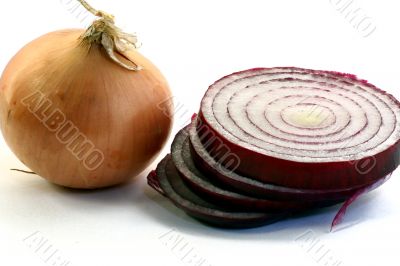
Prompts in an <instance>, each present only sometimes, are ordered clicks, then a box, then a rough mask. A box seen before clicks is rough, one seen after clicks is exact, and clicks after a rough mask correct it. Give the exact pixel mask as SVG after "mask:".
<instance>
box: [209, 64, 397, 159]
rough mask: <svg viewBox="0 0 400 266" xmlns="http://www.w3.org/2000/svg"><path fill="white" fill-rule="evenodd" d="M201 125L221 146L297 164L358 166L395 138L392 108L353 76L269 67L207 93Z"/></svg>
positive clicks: (386, 99)
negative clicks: (210, 130) (234, 146)
mask: <svg viewBox="0 0 400 266" xmlns="http://www.w3.org/2000/svg"><path fill="white" fill-rule="evenodd" d="M201 112H202V114H203V117H204V119H205V120H206V122H207V123H208V124H209V125H210V126H211V127H213V129H214V130H216V131H217V132H218V133H220V134H221V135H222V136H223V137H224V138H226V139H227V140H229V141H231V142H233V143H237V144H238V145H240V146H242V147H244V148H246V149H249V150H252V151H255V152H258V153H261V154H264V155H267V156H272V157H277V158H280V159H285V160H293V161H298V162H333V161H348V160H359V159H362V158H365V157H368V156H373V155H375V154H377V153H379V152H382V151H384V150H386V149H388V148H389V147H390V146H392V145H393V144H395V143H396V142H397V141H398V140H399V138H400V104H399V102H398V101H397V100H396V99H395V98H394V97H392V96H391V95H389V94H387V93H385V92H384V91H382V90H380V89H378V88H376V87H375V86H373V85H371V84H369V83H368V82H366V81H363V80H359V79H357V78H356V77H355V76H352V75H346V74H340V73H336V72H329V71H315V70H308V69H299V68H272V69H258V70H249V71H244V72H239V73H236V74H233V75H230V76H227V77H225V78H223V79H221V80H219V81H217V82H216V83H215V84H213V85H212V86H211V87H210V89H209V90H208V91H207V93H206V95H205V97H204V99H203V101H202V105H201Z"/></svg>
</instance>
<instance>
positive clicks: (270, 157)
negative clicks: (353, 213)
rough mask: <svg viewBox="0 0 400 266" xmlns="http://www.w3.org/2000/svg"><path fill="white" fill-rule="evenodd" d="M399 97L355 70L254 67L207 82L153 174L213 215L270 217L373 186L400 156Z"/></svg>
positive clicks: (239, 219)
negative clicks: (197, 109) (197, 104)
mask: <svg viewBox="0 0 400 266" xmlns="http://www.w3.org/2000/svg"><path fill="white" fill-rule="evenodd" d="M399 139H400V103H399V102H398V101H397V100H396V99H395V98H394V97H393V96H391V95H389V94H387V93H386V92H384V91H382V90H380V89H378V88H376V87H375V86H373V85H371V84H369V83H368V82H366V81H365V80H360V79H357V78H356V77H355V76H354V75H349V74H342V73H337V72H330V71H315V70H309V69H300V68H268V69H251V70H247V71H242V72H238V73H234V74H232V75H229V76H226V77H224V78H222V79H220V80H219V81H217V82H216V83H214V84H213V85H211V86H210V88H209V89H208V91H207V92H206V94H205V96H204V98H203V100H202V102H201V108H200V112H199V114H198V116H196V117H195V118H194V119H193V121H192V124H191V125H189V126H187V127H186V128H184V129H182V130H181V131H180V132H179V133H178V134H177V136H176V137H175V140H174V142H173V144H172V149H171V155H167V156H166V157H165V158H164V160H163V161H162V162H161V163H160V164H159V165H158V167H157V170H156V171H154V172H152V173H150V175H149V177H148V181H149V184H150V185H151V186H152V187H153V188H155V189H157V190H158V191H159V192H161V193H162V194H163V195H165V196H166V197H168V198H169V199H171V201H173V202H174V204H175V205H177V206H178V207H179V208H181V209H183V210H184V211H186V212H187V213H189V214H190V215H192V216H194V217H196V218H198V219H200V220H202V221H204V222H207V223H210V224H213V225H218V226H224V227H251V226H256V225H263V224H266V223H270V222H273V221H276V220H278V219H281V218H284V217H287V216H288V215H291V214H293V213H298V212H301V211H304V210H308V209H310V208H317V207H323V206H329V205H334V204H337V203H339V202H344V201H346V200H347V201H350V200H353V199H354V196H355V195H359V194H360V192H365V191H368V190H369V189H371V188H375V187H376V186H377V184H381V183H382V181H383V180H384V179H385V177H387V176H388V175H390V174H391V173H392V172H393V171H394V170H395V169H396V168H397V166H398V165H399V161H400V143H399Z"/></svg>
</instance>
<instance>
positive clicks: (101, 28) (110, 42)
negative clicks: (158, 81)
mask: <svg viewBox="0 0 400 266" xmlns="http://www.w3.org/2000/svg"><path fill="white" fill-rule="evenodd" d="M78 1H79V3H81V4H82V6H83V7H84V8H86V9H87V10H88V11H89V12H90V13H92V14H93V15H95V16H96V17H98V19H97V20H95V21H94V22H93V23H92V25H91V26H90V27H89V28H88V29H87V30H86V31H85V33H84V34H83V35H82V36H81V43H82V45H84V46H87V47H89V48H90V47H91V46H92V44H99V45H101V46H103V47H104V49H105V50H106V52H107V54H108V56H109V57H110V58H111V59H112V60H113V61H114V62H115V63H117V64H118V65H120V66H122V67H124V68H126V69H128V70H132V71H139V70H141V69H142V67H141V66H139V65H137V64H136V63H135V62H133V61H132V60H131V59H129V57H127V56H126V55H125V53H126V51H128V50H131V49H136V48H138V44H137V43H138V40H137V37H136V35H134V34H129V33H125V32H123V31H122V30H121V29H120V28H118V27H117V26H115V22H114V16H113V15H110V14H108V13H106V12H104V11H100V10H96V9H94V8H93V7H91V6H90V5H89V4H88V3H87V2H86V1H85V0H78ZM116 53H118V54H120V55H121V56H123V57H124V58H126V59H127V60H129V61H130V62H131V63H132V64H133V66H130V65H128V64H125V63H124V62H122V61H121V60H120V59H119V58H118V57H117V55H116Z"/></svg>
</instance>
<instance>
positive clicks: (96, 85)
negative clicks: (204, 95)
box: [0, 29, 173, 189]
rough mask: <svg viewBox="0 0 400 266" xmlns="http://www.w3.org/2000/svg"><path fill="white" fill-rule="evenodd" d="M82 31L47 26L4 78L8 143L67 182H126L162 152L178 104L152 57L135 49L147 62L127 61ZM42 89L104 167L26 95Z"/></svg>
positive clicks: (1, 115) (136, 57)
mask: <svg viewBox="0 0 400 266" xmlns="http://www.w3.org/2000/svg"><path fill="white" fill-rule="evenodd" d="M83 33H84V30H76V29H71V30H62V31H56V32H52V33H48V34H46V35H44V36H42V37H40V38H38V39H36V40H34V41H32V42H31V43H29V44H27V45H26V46H25V47H24V48H22V49H21V50H20V51H19V52H18V53H17V55H15V56H14V58H13V59H12V60H11V61H10V63H9V64H8V66H7V67H6V69H5V71H4V73H3V75H2V77H1V80H0V121H1V130H2V132H3V135H4V139H5V140H6V142H7V144H8V145H9V146H10V148H11V150H12V151H13V152H14V153H15V155H16V156H17V157H18V158H19V159H20V160H21V161H22V162H23V163H24V164H25V165H26V166H27V167H29V168H30V169H31V170H32V171H34V172H35V173H37V174H38V175H40V176H41V177H43V178H45V179H47V180H49V181H50V182H53V183H55V184H58V185H61V186H66V187H70V188H83V189H94V188H102V187H108V186H112V185H116V184H119V183H122V182H124V181H126V180H128V179H130V178H131V177H134V176H136V175H138V174H139V173H140V172H142V171H143V170H144V169H145V168H146V167H147V166H148V165H149V164H150V163H151V162H152V161H153V160H154V159H155V158H156V156H157V155H158V153H159V152H160V150H161V149H162V147H163V146H164V144H165V142H166V140H167V138H168V136H169V133H170V130H171V127H172V114H173V110H172V109H173V105H172V103H170V102H169V101H170V100H169V99H171V92H170V89H169V86H168V84H167V81H166V80H165V78H164V77H163V76H162V74H161V73H160V71H159V70H158V69H157V68H156V67H155V66H154V65H153V64H152V63H151V62H150V61H149V60H147V59H146V58H145V57H143V56H142V55H140V54H139V53H137V52H136V51H129V52H127V54H126V56H127V57H128V58H129V59H131V60H133V61H134V62H135V63H137V64H138V65H141V66H142V67H143V70H141V71H138V72H133V71H129V70H127V69H124V68H122V67H121V66H119V65H117V64H115V62H113V61H112V60H110V59H109V58H108V57H107V55H106V53H105V51H104V49H102V48H101V47H100V46H99V45H97V44H93V45H92V47H91V48H90V50H89V51H88V50H87V48H85V47H83V46H81V45H80V40H79V37H80V36H81V35H82V34H83ZM121 60H125V61H127V62H128V60H126V59H123V58H122V57H121ZM35 91H40V92H41V93H42V94H43V95H45V97H46V99H48V100H50V101H51V106H52V109H56V108H58V109H59V110H60V111H61V112H62V113H63V114H64V115H65V117H66V119H67V120H68V121H71V122H72V123H73V124H74V125H75V126H76V127H77V128H78V129H79V132H80V133H82V134H83V135H84V136H85V137H86V138H87V139H88V140H89V141H91V142H92V143H93V144H94V146H95V148H96V149H98V150H99V151H101V152H102V154H103V155H104V161H103V162H102V163H101V165H100V166H99V167H97V168H96V169H94V170H93V169H88V168H87V167H86V166H85V165H84V163H82V160H79V159H77V158H76V156H75V155H73V154H72V153H71V151H69V150H68V149H67V147H66V144H63V143H61V142H60V141H59V140H58V139H57V138H56V133H55V132H51V131H50V130H49V129H48V128H47V127H45V126H44V125H43V123H42V122H41V121H40V119H38V118H37V117H36V116H35V115H34V114H33V113H32V112H31V111H29V110H28V107H27V106H26V105H24V104H23V103H22V102H21V100H22V99H24V98H25V97H27V96H29V95H32V94H33V93H35ZM160 103H165V106H164V105H163V106H162V108H160V106H159V104H160Z"/></svg>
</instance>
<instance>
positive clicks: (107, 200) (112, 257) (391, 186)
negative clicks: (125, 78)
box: [0, 0, 400, 266]
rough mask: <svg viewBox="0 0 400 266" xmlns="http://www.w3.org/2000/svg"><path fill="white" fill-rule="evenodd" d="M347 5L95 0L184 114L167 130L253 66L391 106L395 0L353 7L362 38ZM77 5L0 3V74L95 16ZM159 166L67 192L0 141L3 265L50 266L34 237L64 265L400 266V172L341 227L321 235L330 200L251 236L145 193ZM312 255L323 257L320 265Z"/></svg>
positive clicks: (395, 73) (57, 0)
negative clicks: (334, 78) (43, 40)
mask: <svg viewBox="0 0 400 266" xmlns="http://www.w3.org/2000/svg"><path fill="white" fill-rule="evenodd" d="M340 2H342V3H340ZM343 2H348V1H344V0H343V1H340V0H304V1H298V0H292V1H289V0H280V1H266V0H259V1H255V0H246V1H244V0H243V1H228V0H214V1H211V0H202V1H187V0H168V1H165V0H164V1H162V0H158V1H156V0H143V1H136V0H134V1H128V0H127V1H123V0H114V1H106V0H91V1H90V3H91V4H92V5H94V6H95V7H96V8H99V9H103V10H105V11H107V12H109V13H112V14H114V15H116V17H117V24H118V25H120V26H123V27H124V29H125V30H126V31H128V32H129V31H134V32H137V33H138V35H139V37H140V41H141V42H142V43H143V47H142V48H141V50H140V51H141V52H142V53H143V54H145V55H146V56H147V57H148V58H150V59H152V61H153V62H154V63H155V64H157V65H158V66H159V68H160V69H161V70H162V71H163V73H164V74H165V76H166V77H167V78H168V80H169V82H170V85H171V88H172V90H173V93H174V95H175V96H176V99H175V100H176V103H177V104H180V105H183V106H184V108H182V109H180V110H179V111H177V115H176V120H175V129H174V132H176V131H177V130H178V129H179V128H180V127H182V126H183V125H184V124H185V122H186V120H187V119H189V118H190V116H191V114H192V113H193V112H196V111H197V109H198V107H199V102H200V99H201V97H202V95H203V93H204V92H205V90H206V88H207V86H208V85H209V84H211V83H212V82H213V81H214V80H216V79H218V78H219V77H221V76H223V75H226V74H229V73H231V72H234V71H238V70H243V69H246V68H251V67H259V66H261V67H262V66H264V67H272V66H299V67H306V68H314V69H327V70H337V71H341V72H349V73H354V74H357V75H358V76H360V77H361V78H365V79H368V80H369V81H370V82H372V83H373V84H375V85H377V86H379V87H381V88H382V89H384V90H387V91H389V92H390V93H392V94H393V95H394V96H396V98H398V99H399V98H400V91H399V87H400V82H399V74H400V73H399V62H400V52H399V47H400V38H399V26H400V16H399V10H400V5H399V2H398V1H395V0H386V1H374V0H368V1H354V3H353V4H352V6H351V7H350V8H351V9H352V10H353V11H354V10H356V9H357V8H360V10H359V12H361V13H363V14H366V15H368V16H369V17H371V20H370V21H373V25H374V26H376V30H375V31H374V32H373V33H372V34H371V35H370V36H368V37H363V35H365V32H363V31H362V29H361V28H362V27H361V26H366V24H365V25H360V27H359V28H358V29H357V23H355V22H354V21H353V22H349V17H347V18H346V13H345V12H342V13H341V12H340V11H338V10H337V8H338V7H340V6H341V5H342V4H343ZM336 3H339V4H336ZM74 6H75V2H74V1H73V0H42V1H28V0H25V1H22V0H13V1H1V2H0V10H1V16H0V24H1V25H2V27H1V37H0V40H1V42H0V51H1V57H0V69H3V68H4V67H5V66H6V64H7V62H8V61H9V59H10V58H11V57H12V56H13V55H14V54H15V53H16V52H17V51H18V50H19V49H20V48H21V47H22V46H23V45H24V44H26V43H27V42H29V41H30V40H32V39H34V38H36V37H38V36H40V35H42V34H44V33H46V32H49V31H53V30H57V29H62V28H71V27H73V28H76V27H80V28H82V27H86V26H87V25H88V22H89V21H90V19H86V20H85V21H84V22H82V21H81V20H82V18H84V16H83V17H82V15H80V14H79V11H73V8H74ZM360 18H361V17H360ZM368 20H369V19H368ZM371 27H372V26H371ZM185 111H187V113H185ZM166 152H168V147H166V149H165V150H164V152H163V154H162V155H164V154H165V153H166ZM160 158H161V157H160ZM154 166H155V164H153V165H152V166H151V167H150V168H149V169H148V170H146V171H145V172H144V173H143V174H142V175H140V176H139V177H138V178H137V179H135V180H134V181H132V182H131V183H129V184H126V185H123V186H120V187H116V188H111V189H107V190H102V191H91V192H85V191H72V190H66V189H62V188H59V187H56V186H54V185H51V184H49V183H47V182H46V181H44V180H42V179H41V178H39V177H37V176H34V175H26V174H22V173H16V172H11V171H9V169H10V168H23V169H24V166H23V165H22V164H21V163H20V162H19V161H18V159H17V158H16V157H15V156H14V155H13V154H12V153H11V151H10V150H9V149H8V147H7V146H6V144H5V143H4V141H3V139H2V138H0V265H10V266H12V265H39V266H40V265H41V266H44V265H51V263H52V262H51V261H49V262H47V263H46V262H45V261H44V259H45V258H46V254H40V251H39V252H35V247H34V246H33V244H32V243H31V242H29V241H30V240H32V239H33V237H29V236H30V235H32V234H34V237H37V238H39V236H40V237H42V238H43V239H45V240H47V244H48V245H53V247H52V249H51V250H53V251H55V250H57V249H58V252H57V255H60V256H61V258H63V259H65V260H67V261H69V262H70V264H68V265H98V266H103V265H104V266H105V265H176V266H179V265H180V266H184V265H196V264H195V261H194V260H193V261H190V259H189V257H194V256H197V259H199V258H203V259H205V260H206V262H205V263H204V264H203V265H206V266H208V265H213V266H217V265H252V266H261V265H274V266H278V265H311V266H312V265H321V266H322V265H324V263H325V262H326V260H327V259H328V257H327V256H331V257H332V261H331V262H332V263H327V264H326V265H334V264H333V262H334V261H339V262H342V264H341V265H386V266H391V265H399V262H400V252H399V239H400V229H399V228H400V227H399V224H400V197H399V196H398V192H397V190H398V189H399V188H400V171H397V172H395V173H394V175H393V176H392V179H391V180H389V181H388V182H387V183H386V184H385V185H384V186H383V187H381V188H379V189H378V190H376V191H374V192H372V193H370V194H368V195H366V196H363V197H362V198H360V199H359V200H358V201H357V202H356V203H355V204H353V205H352V206H351V208H350V209H349V211H348V214H347V216H346V219H345V222H344V224H343V225H342V227H345V228H342V230H339V231H336V232H334V233H329V229H330V223H331V221H332V219H333V217H334V215H335V213H336V211H337V210H338V206H336V207H332V208H329V209H325V210H322V211H320V212H317V213H314V214H312V215H310V216H308V217H303V218H296V219H292V220H287V221H283V222H279V223H277V224H274V225H270V226H266V227H261V228H257V229H249V230H222V229H216V228H211V227H207V226H205V225H203V224H200V223H198V222H197V221H195V220H192V219H191V218H189V217H188V216H186V215H185V214H184V213H182V212H181V211H179V210H177V209H176V208H175V207H174V206H172V205H171V204H170V203H169V202H167V201H166V200H165V199H164V198H162V197H161V196H160V195H158V194H157V193H156V192H154V191H152V190H151V189H150V188H148V187H147V185H146V182H145V176H146V174H147V173H148V171H149V170H150V169H152V168H154ZM171 230H173V231H171ZM304 234H306V235H309V236H312V237H314V243H315V246H314V248H312V246H311V245H310V243H304V241H302V239H303V238H301V236H302V235H304ZM172 236H173V237H180V238H181V239H182V241H181V242H180V243H181V246H178V247H177V248H174V247H173V240H174V239H173V238H170V237H172ZM299 236H300V239H299ZM26 238H28V239H27V240H25V241H24V239H26ZM184 244H187V245H186V247H185V246H184ZM181 248H183V249H182V250H180V249H181ZM309 248H311V250H309ZM318 248H321V250H323V251H324V252H328V255H327V256H325V257H324V258H323V259H321V260H320V261H318V256H322V255H323V254H322V253H321V252H322V251H320V252H319V253H318V252H317V250H318ZM190 250H192V251H191V252H189V251H190ZM187 252H189V255H188V256H187V257H186V258H184V259H182V258H183V257H184V255H185V254H186V253H187ZM47 255H49V253H47ZM55 265H61V263H60V264H55Z"/></svg>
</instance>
